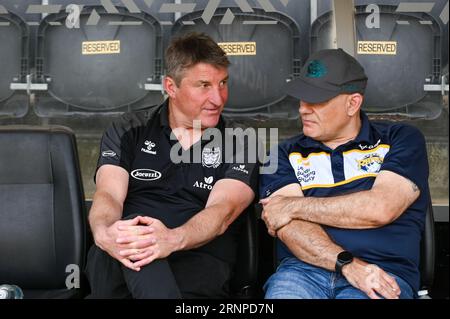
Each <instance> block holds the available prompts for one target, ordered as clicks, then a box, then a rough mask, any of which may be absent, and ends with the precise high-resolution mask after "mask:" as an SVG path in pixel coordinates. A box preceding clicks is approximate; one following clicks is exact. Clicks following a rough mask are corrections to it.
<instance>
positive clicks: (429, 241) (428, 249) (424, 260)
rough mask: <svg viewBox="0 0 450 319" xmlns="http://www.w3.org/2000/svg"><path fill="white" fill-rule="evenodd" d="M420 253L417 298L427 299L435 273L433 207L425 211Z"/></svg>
mask: <svg viewBox="0 0 450 319" xmlns="http://www.w3.org/2000/svg"><path fill="white" fill-rule="evenodd" d="M420 248H421V252H420V291H419V298H422V299H427V298H429V297H430V295H429V293H430V291H429V290H430V289H431V287H432V286H433V281H434V272H435V259H436V258H435V233H434V216H433V206H432V205H431V203H430V206H429V208H428V210H427V216H426V220H425V229H424V232H423V234H422V242H421V247H420Z"/></svg>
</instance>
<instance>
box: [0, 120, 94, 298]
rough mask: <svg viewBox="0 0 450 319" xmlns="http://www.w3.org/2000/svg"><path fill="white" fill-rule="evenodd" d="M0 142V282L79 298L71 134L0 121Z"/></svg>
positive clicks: (77, 187)
mask: <svg viewBox="0 0 450 319" xmlns="http://www.w3.org/2000/svg"><path fill="white" fill-rule="evenodd" d="M0 149H1V152H0V202H1V206H0V256H1V261H0V283H1V284H15V285H18V286H19V287H21V288H22V289H23V291H24V297H25V298H30V299H34V298H37V299H40V298H75V297H80V296H81V295H82V294H83V286H80V285H79V284H78V282H80V281H81V280H82V278H81V274H82V271H83V269H84V266H85V255H86V248H85V234H86V229H85V228H86V222H85V220H86V216H85V208H84V194H83V186H82V182H81V176H80V168H79V165H78V154H77V147H76V141H75V136H74V134H73V133H72V132H71V131H70V130H69V129H67V128H65V127H47V128H44V127H30V126H3V127H0ZM69 288H70V289H69ZM72 288H73V289H72Z"/></svg>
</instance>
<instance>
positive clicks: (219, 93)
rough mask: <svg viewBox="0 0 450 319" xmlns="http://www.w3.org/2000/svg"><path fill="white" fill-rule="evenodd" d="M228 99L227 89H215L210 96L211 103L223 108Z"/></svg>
mask: <svg viewBox="0 0 450 319" xmlns="http://www.w3.org/2000/svg"><path fill="white" fill-rule="evenodd" d="M226 99H227V92H226V88H222V89H221V88H213V89H212V90H211V92H210V95H209V101H210V102H211V103H212V104H214V105H216V106H221V105H223V104H224V103H225V101H226Z"/></svg>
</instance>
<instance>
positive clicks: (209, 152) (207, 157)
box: [202, 147, 220, 168]
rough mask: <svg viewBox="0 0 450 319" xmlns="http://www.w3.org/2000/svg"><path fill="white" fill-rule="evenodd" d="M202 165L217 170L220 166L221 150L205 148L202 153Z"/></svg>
mask: <svg viewBox="0 0 450 319" xmlns="http://www.w3.org/2000/svg"><path fill="white" fill-rule="evenodd" d="M202 165H203V166H204V167H206V168H217V167H219V165H220V148H219V147H213V148H209V147H205V148H204V149H203V151H202Z"/></svg>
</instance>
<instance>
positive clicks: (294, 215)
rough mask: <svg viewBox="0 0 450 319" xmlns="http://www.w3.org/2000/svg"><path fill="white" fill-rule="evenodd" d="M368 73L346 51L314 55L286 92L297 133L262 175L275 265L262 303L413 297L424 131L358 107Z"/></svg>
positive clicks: (424, 177) (423, 196)
mask: <svg viewBox="0 0 450 319" xmlns="http://www.w3.org/2000/svg"><path fill="white" fill-rule="evenodd" d="M367 80H368V79H367V76H366V74H365V71H364V69H363V67H362V66H361V65H360V64H359V62H358V61H357V60H356V59H355V58H353V57H352V56H350V55H349V54H347V53H345V52H344V51H343V50H342V49H338V50H322V51H319V52H316V53H314V54H313V55H312V56H311V57H310V58H309V60H308V61H307V62H306V64H305V66H304V67H303V69H302V71H301V73H300V77H299V79H296V80H295V81H292V82H291V83H289V84H288V88H287V91H288V94H290V95H292V96H294V97H296V98H298V99H300V100H301V102H300V116H301V118H302V122H303V134H301V135H299V136H296V137H294V138H291V139H289V140H287V141H285V142H283V143H281V144H280V146H279V149H278V153H277V154H279V156H278V170H277V172H276V173H275V174H272V175H263V176H262V177H261V189H260V192H261V196H262V197H265V199H264V200H262V203H263V205H264V212H263V219H264V220H265V222H266V225H267V227H268V229H269V232H270V234H272V235H274V236H276V237H278V239H279V240H278V246H277V247H278V250H277V254H278V258H279V260H280V266H279V267H278V269H277V272H276V273H275V274H274V275H273V276H271V278H270V279H269V280H268V282H267V283H266V285H265V290H266V297H267V298H301V299H306V298H307V299H367V298H374V299H377V298H392V299H396V298H401V299H403V298H413V297H415V296H416V294H417V291H418V290H419V281H420V280H419V252H420V239H421V232H422V231H423V228H424V224H425V214H426V211H427V207H428V205H429V201H430V196H429V189H428V160H427V152H426V146H425V139H424V137H423V135H422V134H421V133H420V131H419V130H417V129H416V128H414V127H411V126H408V125H405V124H402V123H388V122H383V123H378V122H372V121H369V119H368V117H367V116H366V115H365V114H364V112H362V111H361V105H362V102H363V94H364V90H365V88H366V85H367Z"/></svg>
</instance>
